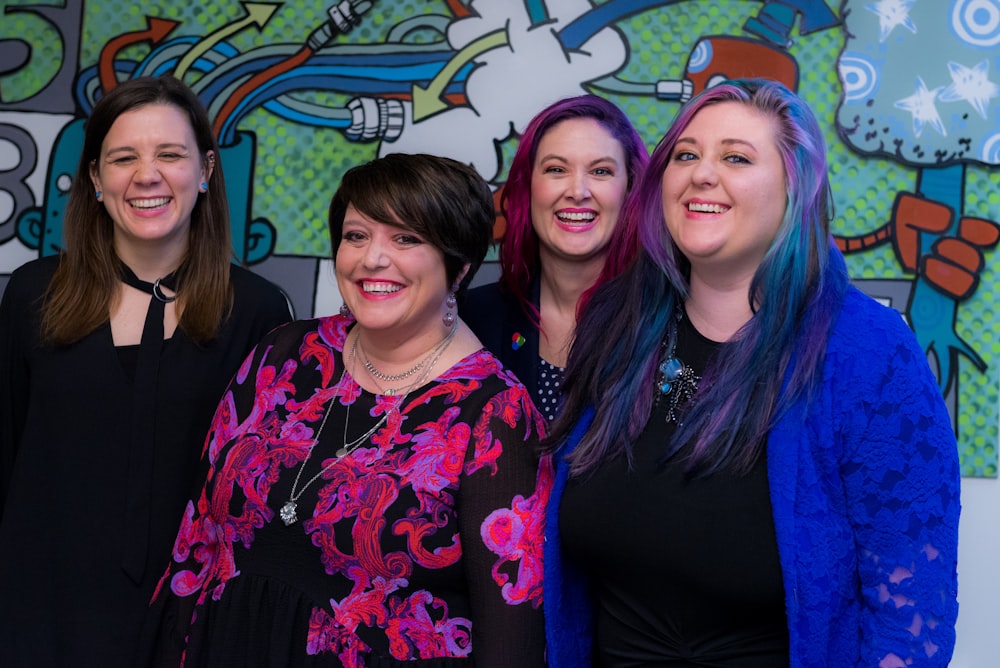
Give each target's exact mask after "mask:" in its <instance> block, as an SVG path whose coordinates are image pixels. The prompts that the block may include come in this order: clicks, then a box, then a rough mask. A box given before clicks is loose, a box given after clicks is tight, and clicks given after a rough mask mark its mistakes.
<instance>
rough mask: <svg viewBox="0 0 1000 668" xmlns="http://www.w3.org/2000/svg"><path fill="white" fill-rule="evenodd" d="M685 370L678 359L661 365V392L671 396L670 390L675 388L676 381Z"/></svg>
mask: <svg viewBox="0 0 1000 668" xmlns="http://www.w3.org/2000/svg"><path fill="white" fill-rule="evenodd" d="M683 370H684V364H683V363H682V362H681V361H680V360H679V359H677V358H676V357H671V358H669V359H665V360H663V362H662V363H660V374H661V380H660V383H659V386H660V392H662V393H663V394H669V393H670V390H671V389H672V388H673V383H674V381H676V380H677V379H678V378H680V376H681V372H682V371H683Z"/></svg>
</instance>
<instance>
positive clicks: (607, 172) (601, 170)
mask: <svg viewBox="0 0 1000 668" xmlns="http://www.w3.org/2000/svg"><path fill="white" fill-rule="evenodd" d="M594 174H596V175H597V176H614V175H615V170H613V169H611V168H610V167H597V168H596V169H594Z"/></svg>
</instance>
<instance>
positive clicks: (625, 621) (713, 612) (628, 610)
mask: <svg viewBox="0 0 1000 668" xmlns="http://www.w3.org/2000/svg"><path fill="white" fill-rule="evenodd" d="M717 347H718V344H715V343H713V342H711V341H709V340H708V339H705V338H704V337H702V336H701V335H700V334H699V333H698V332H697V331H696V330H695V329H694V328H693V327H692V326H691V325H690V323H689V321H688V320H687V319H686V318H685V319H684V320H683V321H682V324H681V332H680V339H679V341H678V345H677V356H678V357H679V358H680V359H681V360H683V361H684V362H686V363H687V364H689V365H690V366H691V367H692V368H693V369H694V370H695V372H696V373H698V374H699V375H701V372H702V371H703V369H704V368H705V365H706V364H707V362H708V360H709V359H710V358H711V356H712V355H713V354H714V352H715V350H716V349H717ZM667 409H668V402H667V401H664V400H661V401H659V402H658V404H657V406H656V409H655V410H654V412H653V415H652V416H651V417H650V420H649V422H648V424H647V426H646V429H645V430H644V431H643V433H642V435H641V436H640V437H639V439H638V441H637V442H636V443H635V446H634V449H633V455H634V461H633V467H632V468H631V469H629V467H628V464H627V463H626V461H625V458H619V459H617V460H615V461H612V462H608V463H607V464H605V465H604V466H602V467H601V468H600V469H599V470H598V471H597V472H596V473H595V474H594V475H593V476H592V477H583V478H574V479H571V480H570V481H569V482H568V484H567V487H566V491H565V494H564V497H563V501H562V505H561V507H560V523H561V532H562V540H563V544H564V546H565V551H566V555H567V557H568V558H570V559H573V560H574V561H577V562H578V563H579V564H580V565H581V567H582V568H583V569H584V571H585V572H586V573H587V574H588V575H589V577H590V578H591V585H592V587H591V588H592V591H593V592H594V596H595V603H596V605H595V609H596V624H595V639H594V648H595V657H594V660H595V665H599V666H616V667H621V666H649V665H656V666H720V667H721V666H727V667H734V666H736V667H740V668H750V667H754V668H764V667H771V666H780V665H788V631H787V622H786V618H785V609H784V587H783V584H782V580H781V566H780V564H779V561H778V547H777V541H776V538H775V533H774V522H773V519H772V516H771V504H770V499H769V493H768V484H767V467H766V461H765V459H764V458H763V457H762V458H761V459H760V460H759V461H758V462H757V464H756V466H755V467H754V468H753V470H752V471H751V472H750V474H749V475H747V476H744V477H736V476H734V475H732V474H727V473H720V474H716V475H713V476H711V477H707V478H700V479H692V478H691V477H690V476H688V475H686V474H685V472H684V461H683V459H684V455H685V453H686V450H684V449H682V450H681V451H680V452H678V453H677V455H675V456H674V457H673V458H671V459H670V460H669V461H667V462H666V463H664V462H662V459H663V452H664V445H665V444H666V443H667V442H669V440H670V439H671V438H672V437H673V434H674V431H675V424H674V423H667V421H666V417H667V412H668V410H667Z"/></svg>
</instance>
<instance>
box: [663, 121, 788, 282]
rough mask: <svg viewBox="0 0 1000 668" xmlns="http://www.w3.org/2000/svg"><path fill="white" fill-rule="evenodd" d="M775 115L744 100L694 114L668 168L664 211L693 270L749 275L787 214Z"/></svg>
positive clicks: (665, 175) (665, 179)
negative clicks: (772, 115) (756, 108)
mask: <svg viewBox="0 0 1000 668" xmlns="http://www.w3.org/2000/svg"><path fill="white" fill-rule="evenodd" d="M775 123H776V122H775V121H774V120H772V119H771V118H769V117H767V116H765V115H763V114H762V113H760V112H758V111H756V110H753V109H751V108H749V107H747V106H746V105H744V104H741V103H739V102H721V103H718V104H713V105H710V106H707V107H705V108H704V109H702V110H701V111H699V112H698V113H697V114H695V116H694V117H693V118H692V119H691V122H690V123H689V124H688V126H687V128H685V129H684V131H683V132H682V133H681V136H680V137H679V139H678V140H677V144H676V146H675V147H674V150H673V153H672V155H671V157H670V161H669V162H668V163H667V167H666V169H665V170H664V172H663V179H662V197H663V215H664V218H665V219H666V223H667V228H668V230H669V231H670V235H671V236H672V237H673V240H674V243H676V244H677V247H678V248H679V249H680V250H681V252H683V253H684V255H685V257H687V258H688V260H689V261H690V262H691V269H692V275H694V274H695V273H698V272H702V271H703V270H706V269H707V270H710V271H711V272H712V273H713V274H714V275H715V276H717V277H731V278H734V279H737V280H740V281H744V280H745V281H749V280H750V278H752V276H753V273H754V272H755V271H756V270H757V267H758V266H759V265H760V263H761V261H762V260H763V258H764V255H765V254H766V253H767V250H768V249H769V248H770V247H771V243H772V241H773V240H774V237H775V235H776V234H777V231H778V228H779V227H780V225H781V221H782V218H783V217H784V214H785V205H786V196H785V192H786V188H785V170H784V164H783V162H782V158H781V154H780V153H779V152H778V148H777V145H776V143H775V128H776V125H775Z"/></svg>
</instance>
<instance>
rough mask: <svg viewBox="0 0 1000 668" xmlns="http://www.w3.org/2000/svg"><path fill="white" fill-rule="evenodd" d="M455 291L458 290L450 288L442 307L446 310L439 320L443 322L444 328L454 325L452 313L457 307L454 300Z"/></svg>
mask: <svg viewBox="0 0 1000 668" xmlns="http://www.w3.org/2000/svg"><path fill="white" fill-rule="evenodd" d="M457 289H458V288H452V289H451V292H449V293H448V297H447V298H446V299H445V300H444V306H445V308H446V309H448V310H447V311H445V314H444V315H443V316H442V317H441V320H442V321H443V322H444V326H445V327H451V326H452V325H454V324H455V313H454V311H455V306H457V305H458V300H456V299H455V290H457Z"/></svg>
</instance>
